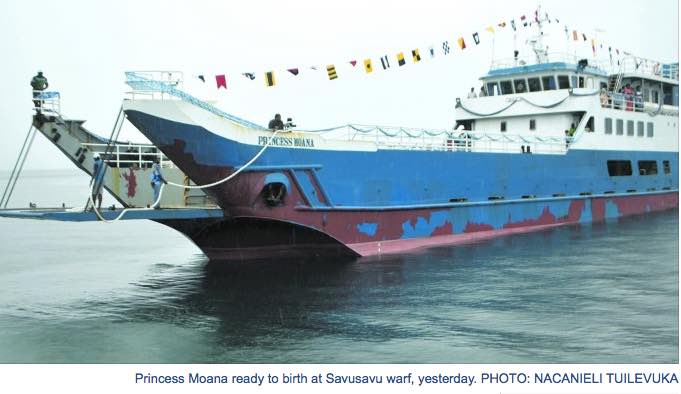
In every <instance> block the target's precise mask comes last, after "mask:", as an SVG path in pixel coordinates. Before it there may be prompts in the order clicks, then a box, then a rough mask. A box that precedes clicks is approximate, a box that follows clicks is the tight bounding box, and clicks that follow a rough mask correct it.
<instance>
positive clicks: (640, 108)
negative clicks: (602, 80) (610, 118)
mask: <svg viewBox="0 0 681 394" xmlns="http://www.w3.org/2000/svg"><path fill="white" fill-rule="evenodd" d="M600 100H601V107H602V108H610V109H617V110H621V111H630V112H647V113H652V114H658V113H659V114H666V115H678V114H679V108H678V107H676V106H673V105H664V104H661V103H651V102H648V101H643V97H641V96H640V95H636V94H634V95H630V94H624V93H607V95H604V94H601V96H600Z"/></svg>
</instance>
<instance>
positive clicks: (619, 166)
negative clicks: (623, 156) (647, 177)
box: [608, 160, 631, 176]
mask: <svg viewBox="0 0 681 394" xmlns="http://www.w3.org/2000/svg"><path fill="white" fill-rule="evenodd" d="M608 175H610V176H630V175H631V162H630V161H629V160H608Z"/></svg>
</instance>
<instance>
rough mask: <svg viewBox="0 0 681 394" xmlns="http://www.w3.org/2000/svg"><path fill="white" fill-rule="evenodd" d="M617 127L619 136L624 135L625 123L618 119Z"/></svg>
mask: <svg viewBox="0 0 681 394" xmlns="http://www.w3.org/2000/svg"><path fill="white" fill-rule="evenodd" d="M615 125H616V126H617V135H624V121H623V120H622V119H617V120H616V121H615Z"/></svg>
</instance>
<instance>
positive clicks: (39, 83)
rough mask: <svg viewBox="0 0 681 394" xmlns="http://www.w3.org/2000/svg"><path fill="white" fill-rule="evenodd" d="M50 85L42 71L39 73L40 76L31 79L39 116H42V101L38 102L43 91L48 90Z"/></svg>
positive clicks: (34, 101)
mask: <svg viewBox="0 0 681 394" xmlns="http://www.w3.org/2000/svg"><path fill="white" fill-rule="evenodd" d="M48 86H49V84H48V83H47V78H45V76H44V75H43V72H42V71H38V74H37V75H35V76H34V77H33V78H32V79H31V87H32V88H33V105H34V106H35V108H36V111H37V112H38V114H40V104H41V101H40V100H36V99H37V98H38V97H40V94H41V93H42V91H43V90H45V89H47V87H48Z"/></svg>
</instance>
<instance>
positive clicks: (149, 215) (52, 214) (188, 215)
mask: <svg viewBox="0 0 681 394" xmlns="http://www.w3.org/2000/svg"><path fill="white" fill-rule="evenodd" d="M121 211H122V210H121V209H115V210H109V209H102V210H101V211H100V213H101V215H102V216H103V217H104V218H105V219H107V220H113V219H115V218H116V217H117V216H118V215H120V213H121ZM0 217H6V218H14V219H37V220H53V221H60V222H96V221H99V219H98V218H97V215H96V214H95V213H94V212H91V211H88V212H83V211H82V209H69V208H66V209H65V208H33V209H1V210H0ZM221 217H223V212H222V209H220V208H163V209H147V210H129V211H128V212H127V213H126V214H125V215H123V217H122V218H121V219H120V220H142V219H149V220H164V219H166V220H167V219H207V218H221Z"/></svg>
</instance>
